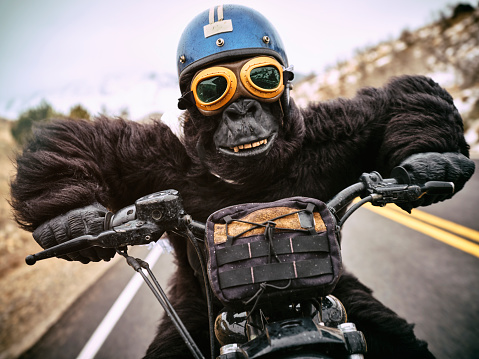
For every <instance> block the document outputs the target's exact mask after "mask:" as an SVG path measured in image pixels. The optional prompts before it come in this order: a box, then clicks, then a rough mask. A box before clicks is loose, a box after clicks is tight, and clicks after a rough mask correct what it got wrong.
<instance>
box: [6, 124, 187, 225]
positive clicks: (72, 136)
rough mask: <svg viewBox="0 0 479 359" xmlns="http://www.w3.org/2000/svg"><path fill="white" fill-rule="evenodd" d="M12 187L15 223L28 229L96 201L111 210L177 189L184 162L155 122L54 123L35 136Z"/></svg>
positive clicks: (178, 145)
mask: <svg viewBox="0 0 479 359" xmlns="http://www.w3.org/2000/svg"><path fill="white" fill-rule="evenodd" d="M16 162H17V175H16V178H15V179H14V180H13V182H12V183H11V195H12V199H11V201H12V202H11V204H12V207H13V209H14V214H15V219H16V220H17V222H18V223H19V224H20V226H21V227H23V228H24V229H26V230H29V231H33V230H34V229H35V228H37V227H38V226H39V225H40V224H42V223H44V222H46V221H48V220H50V219H52V218H53V217H56V216H58V215H60V214H64V213H66V212H68V211H69V210H72V209H75V208H80V207H83V206H87V205H90V204H92V203H95V202H99V203H101V204H103V205H104V206H106V207H107V208H109V209H110V210H118V209H119V208H121V207H124V206H126V205H129V204H132V203H133V202H134V201H135V200H136V199H137V198H139V197H140V196H142V195H145V194H148V193H152V192H154V191H158V190H163V189H167V188H172V187H173V186H178V185H181V182H182V181H183V180H184V171H185V169H186V168H187V167H188V160H187V156H186V153H185V150H184V147H183V145H182V144H181V143H180V141H179V140H178V138H177V137H176V136H175V135H173V133H172V132H171V131H170V129H169V128H168V127H167V126H166V125H164V124H162V123H161V122H155V123H152V124H139V123H135V122H131V121H124V120H120V119H118V120H110V119H107V118H104V117H102V118H99V119H97V120H96V121H78V120H56V121H53V122H51V123H49V124H47V125H44V126H42V127H39V128H37V129H36V130H35V132H34V136H33V139H32V140H31V141H30V142H29V143H28V144H27V145H26V147H25V148H24V151H23V154H21V155H20V156H18V158H17V160H16Z"/></svg>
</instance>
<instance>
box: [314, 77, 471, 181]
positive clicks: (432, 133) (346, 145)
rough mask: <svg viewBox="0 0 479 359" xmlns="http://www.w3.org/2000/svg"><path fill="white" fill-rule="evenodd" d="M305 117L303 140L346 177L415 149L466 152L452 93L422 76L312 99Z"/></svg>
mask: <svg viewBox="0 0 479 359" xmlns="http://www.w3.org/2000/svg"><path fill="white" fill-rule="evenodd" d="M304 117H305V123H306V129H307V135H306V137H305V140H306V141H310V142H311V143H314V144H316V147H317V148H319V151H320V153H321V152H323V155H322V156H321V157H322V158H323V159H324V158H326V160H323V161H327V162H328V163H329V164H330V165H331V166H332V167H334V168H336V171H337V173H341V174H344V176H345V177H348V180H349V181H350V182H351V181H355V180H357V178H358V176H359V175H360V174H361V173H362V172H365V171H371V170H378V171H379V172H381V174H383V175H385V176H388V175H389V174H390V171H391V169H392V168H393V167H395V166H397V165H399V164H400V163H401V162H402V161H404V160H405V159H406V158H408V157H409V156H411V155H413V154H417V153H424V152H438V153H446V152H456V153H461V154H462V155H464V156H465V157H468V155H469V150H468V145H467V143H466V141H465V139H464V133H463V124H462V119H461V116H460V115H459V113H458V111H457V109H456V107H455V106H454V103H453V100H452V97H451V96H450V95H449V93H448V92H447V91H445V90H444V89H442V88H441V87H440V86H439V85H438V84H437V83H435V82H434V81H432V80H431V79H429V78H426V77H423V76H402V77H397V78H393V79H392V80H391V81H390V82H389V83H388V84H386V86H384V87H383V88H364V89H361V90H360V91H358V93H357V95H356V96H355V97H354V98H352V99H337V100H334V101H329V102H324V103H319V104H316V105H312V106H311V107H309V108H308V109H306V110H304ZM331 175H333V176H334V174H331ZM335 178H336V179H337V178H338V177H335Z"/></svg>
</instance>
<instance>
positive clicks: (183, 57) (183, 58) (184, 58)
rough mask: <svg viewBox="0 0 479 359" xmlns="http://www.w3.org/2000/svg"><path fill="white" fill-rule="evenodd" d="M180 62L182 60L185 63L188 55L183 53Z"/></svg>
mask: <svg viewBox="0 0 479 359" xmlns="http://www.w3.org/2000/svg"><path fill="white" fill-rule="evenodd" d="M180 62H181V63H182V64H184V63H185V62H186V57H185V55H181V56H180Z"/></svg>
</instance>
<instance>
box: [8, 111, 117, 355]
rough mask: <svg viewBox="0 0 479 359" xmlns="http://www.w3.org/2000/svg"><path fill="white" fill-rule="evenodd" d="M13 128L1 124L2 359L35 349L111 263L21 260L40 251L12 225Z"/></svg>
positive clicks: (29, 235)
mask: <svg viewBox="0 0 479 359" xmlns="http://www.w3.org/2000/svg"><path fill="white" fill-rule="evenodd" d="M10 126H11V123H10V122H8V121H5V120H1V119H0V168H1V171H0V288H1V292H0V359H7V358H15V357H17V356H18V355H19V354H21V353H22V352H23V351H24V350H25V349H27V348H28V347H29V346H31V345H32V344H34V343H35V342H36V341H37V340H38V339H39V337H40V336H41V335H42V334H43V333H44V332H45V330H46V329H48V328H49V327H50V326H51V325H52V324H53V323H54V322H55V321H56V320H57V319H58V317H59V316H60V315H61V314H62V313H63V312H64V311H65V310H66V309H67V308H68V307H69V306H70V304H71V303H72V302H73V301H74V299H75V298H76V297H77V296H78V295H79V294H80V293H82V292H83V291H84V290H85V289H86V288H88V286H89V285H90V284H91V283H92V282H94V281H95V280H96V279H97V278H98V277H99V276H100V275H101V274H103V273H104V271H105V270H106V269H107V268H108V267H109V266H110V265H111V263H105V262H102V263H92V264H89V265H83V264H81V263H74V262H67V261H64V260H61V259H52V260H47V261H42V262H39V263H37V264H36V265H35V266H33V267H30V266H27V265H26V264H25V257H26V256H27V255H28V254H31V253H35V252H37V251H39V250H40V249H41V248H40V247H39V246H38V245H37V244H36V243H35V241H34V240H33V238H32V236H31V234H30V233H28V232H25V231H23V230H21V229H19V228H18V227H17V225H16V223H15V221H14V220H13V216H12V213H11V209H10V206H9V204H8V198H9V182H10V180H11V178H12V176H13V175H14V173H15V168H14V166H13V164H12V161H11V159H12V158H14V156H15V152H16V151H18V148H17V146H16V145H15V143H14V140H13V139H12V137H11V134H10Z"/></svg>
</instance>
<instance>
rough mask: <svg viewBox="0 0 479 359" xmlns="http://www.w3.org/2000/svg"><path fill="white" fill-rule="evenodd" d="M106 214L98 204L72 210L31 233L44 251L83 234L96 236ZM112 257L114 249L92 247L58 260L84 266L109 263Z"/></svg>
mask: <svg viewBox="0 0 479 359" xmlns="http://www.w3.org/2000/svg"><path fill="white" fill-rule="evenodd" d="M108 213H109V212H108V210H107V209H106V208H105V207H103V206H102V205H101V204H99V203H94V204H92V205H90V206H86V207H83V208H79V209H74V210H71V211H69V212H67V213H66V214H64V215H60V216H58V217H55V218H53V219H51V220H50V221H48V222H45V223H43V224H42V225H40V226H39V227H38V228H37V229H36V230H35V231H34V232H33V238H35V240H36V241H37V243H38V244H39V245H40V246H42V248H43V249H46V248H50V247H53V246H54V245H56V244H60V243H63V242H66V241H69V240H71V239H73V238H76V237H80V236H82V235H85V234H92V235H96V234H98V233H100V232H102V231H103V230H104V227H105V226H104V223H105V216H107V214H108ZM114 255H115V250H114V249H110V248H108V249H107V248H100V247H92V248H88V249H84V250H81V251H78V252H74V253H71V254H68V255H65V256H60V257H59V258H62V259H65V260H74V261H80V262H82V263H84V264H86V263H88V262H90V261H93V262H98V261H100V260H102V259H103V260H105V261H109V260H110V259H111V258H113V256H114Z"/></svg>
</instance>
